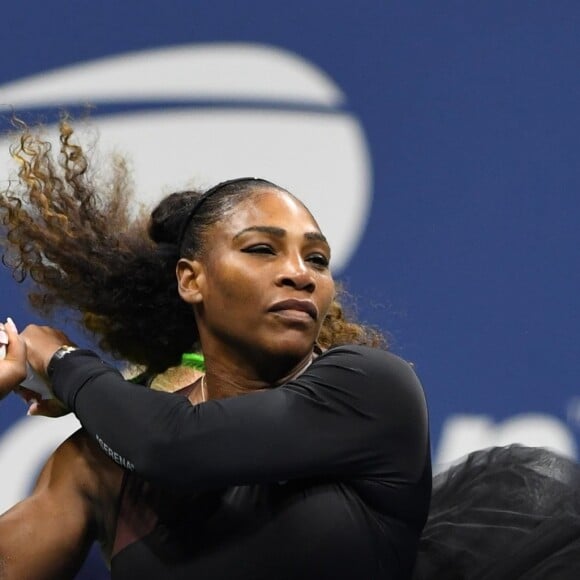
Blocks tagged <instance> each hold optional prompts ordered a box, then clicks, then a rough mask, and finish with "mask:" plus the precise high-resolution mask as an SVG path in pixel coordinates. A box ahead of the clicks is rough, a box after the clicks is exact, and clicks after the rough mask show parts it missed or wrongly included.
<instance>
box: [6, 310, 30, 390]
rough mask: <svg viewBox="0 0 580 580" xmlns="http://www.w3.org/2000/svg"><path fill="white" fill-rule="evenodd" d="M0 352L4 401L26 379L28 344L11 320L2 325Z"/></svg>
mask: <svg viewBox="0 0 580 580" xmlns="http://www.w3.org/2000/svg"><path fill="white" fill-rule="evenodd" d="M0 350H1V352H0V399H3V398H4V397H5V396H6V395H7V394H8V393H10V392H11V391H13V390H14V389H16V387H18V385H20V383H21V382H22V381H23V380H24V379H25V378H26V343H25V342H24V341H23V340H22V339H21V338H20V337H19V336H18V330H17V329H16V326H15V325H14V322H12V319H11V318H9V319H8V320H7V321H6V323H5V324H1V323H0ZM2 355H4V356H2Z"/></svg>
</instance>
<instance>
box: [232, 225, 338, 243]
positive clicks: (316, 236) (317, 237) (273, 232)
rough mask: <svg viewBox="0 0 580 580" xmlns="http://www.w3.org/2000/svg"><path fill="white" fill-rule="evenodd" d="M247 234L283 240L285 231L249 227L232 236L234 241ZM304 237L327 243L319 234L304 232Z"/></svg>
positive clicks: (270, 227)
mask: <svg viewBox="0 0 580 580" xmlns="http://www.w3.org/2000/svg"><path fill="white" fill-rule="evenodd" d="M247 232H261V233H264V234H270V235H272V236H275V237H277V238H283V237H284V236H285V235H286V230H285V229H284V228H277V227H275V226H250V227H248V228H244V229H243V230H240V231H239V232H238V233H237V234H236V235H235V236H234V240H235V239H237V238H239V237H240V236H241V235H243V234H245V233H247ZM304 237H305V238H306V239H307V240H314V241H320V242H324V243H325V244H327V243H328V242H327V240H326V238H325V237H324V236H323V235H322V234H321V233H320V232H306V233H305V234H304Z"/></svg>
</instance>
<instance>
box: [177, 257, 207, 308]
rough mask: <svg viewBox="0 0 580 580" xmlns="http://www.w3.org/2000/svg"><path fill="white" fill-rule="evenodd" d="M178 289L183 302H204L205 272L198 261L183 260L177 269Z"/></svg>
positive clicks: (179, 262) (178, 263)
mask: <svg viewBox="0 0 580 580" xmlns="http://www.w3.org/2000/svg"><path fill="white" fill-rule="evenodd" d="M175 274H176V276H177V289H178V290H179V295H180V296H181V298H182V300H184V301H185V302H187V303H188V304H199V303H200V302H203V289H204V288H205V271H204V268H203V266H202V265H201V262H199V261H198V260H187V259H186V258H181V259H180V260H179V261H178V262H177V266H176V267H175Z"/></svg>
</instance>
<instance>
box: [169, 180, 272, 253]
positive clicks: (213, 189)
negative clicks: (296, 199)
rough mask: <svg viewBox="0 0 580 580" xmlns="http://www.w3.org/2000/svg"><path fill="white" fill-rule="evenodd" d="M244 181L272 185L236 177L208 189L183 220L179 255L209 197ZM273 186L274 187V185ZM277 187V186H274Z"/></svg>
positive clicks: (179, 239)
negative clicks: (188, 232)
mask: <svg viewBox="0 0 580 580" xmlns="http://www.w3.org/2000/svg"><path fill="white" fill-rule="evenodd" d="M242 181H261V182H264V183H270V182H269V181H267V180H265V179H260V178H259V177H236V178H235V179H228V180H227V181H222V182H221V183H218V184H217V185H214V186H213V187H211V188H210V189H208V190H207V191H206V192H205V193H203V194H202V195H201V196H200V198H199V199H198V200H197V201H196V202H195V203H194V204H193V207H192V208H191V209H190V210H189V213H188V214H187V216H185V219H184V220H183V224H182V226H181V231H180V232H179V237H178V238H177V248H178V251H179V253H180V254H181V247H182V246H183V238H184V237H185V232H186V231H187V228H188V227H189V224H190V223H191V220H192V219H193V216H194V215H195V214H196V213H197V212H198V210H199V208H200V207H201V206H202V205H203V204H204V203H205V201H206V199H207V198H208V197H211V196H212V195H213V194H214V193H217V192H218V191H219V190H220V189H222V188H224V187H228V186H229V185H233V184H234V183H240V182H242ZM271 185H273V186H274V184H273V183H272V184H271ZM274 187H277V186H274Z"/></svg>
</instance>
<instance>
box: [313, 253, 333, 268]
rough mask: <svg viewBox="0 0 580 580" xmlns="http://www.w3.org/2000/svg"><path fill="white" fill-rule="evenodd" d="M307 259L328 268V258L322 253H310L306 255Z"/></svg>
mask: <svg viewBox="0 0 580 580" xmlns="http://www.w3.org/2000/svg"><path fill="white" fill-rule="evenodd" d="M308 261H310V262H312V263H313V264H315V265H316V266H320V267H322V268H328V265H329V264H330V260H329V259H328V258H327V257H326V256H325V255H324V254H312V256H309V257H308Z"/></svg>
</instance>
